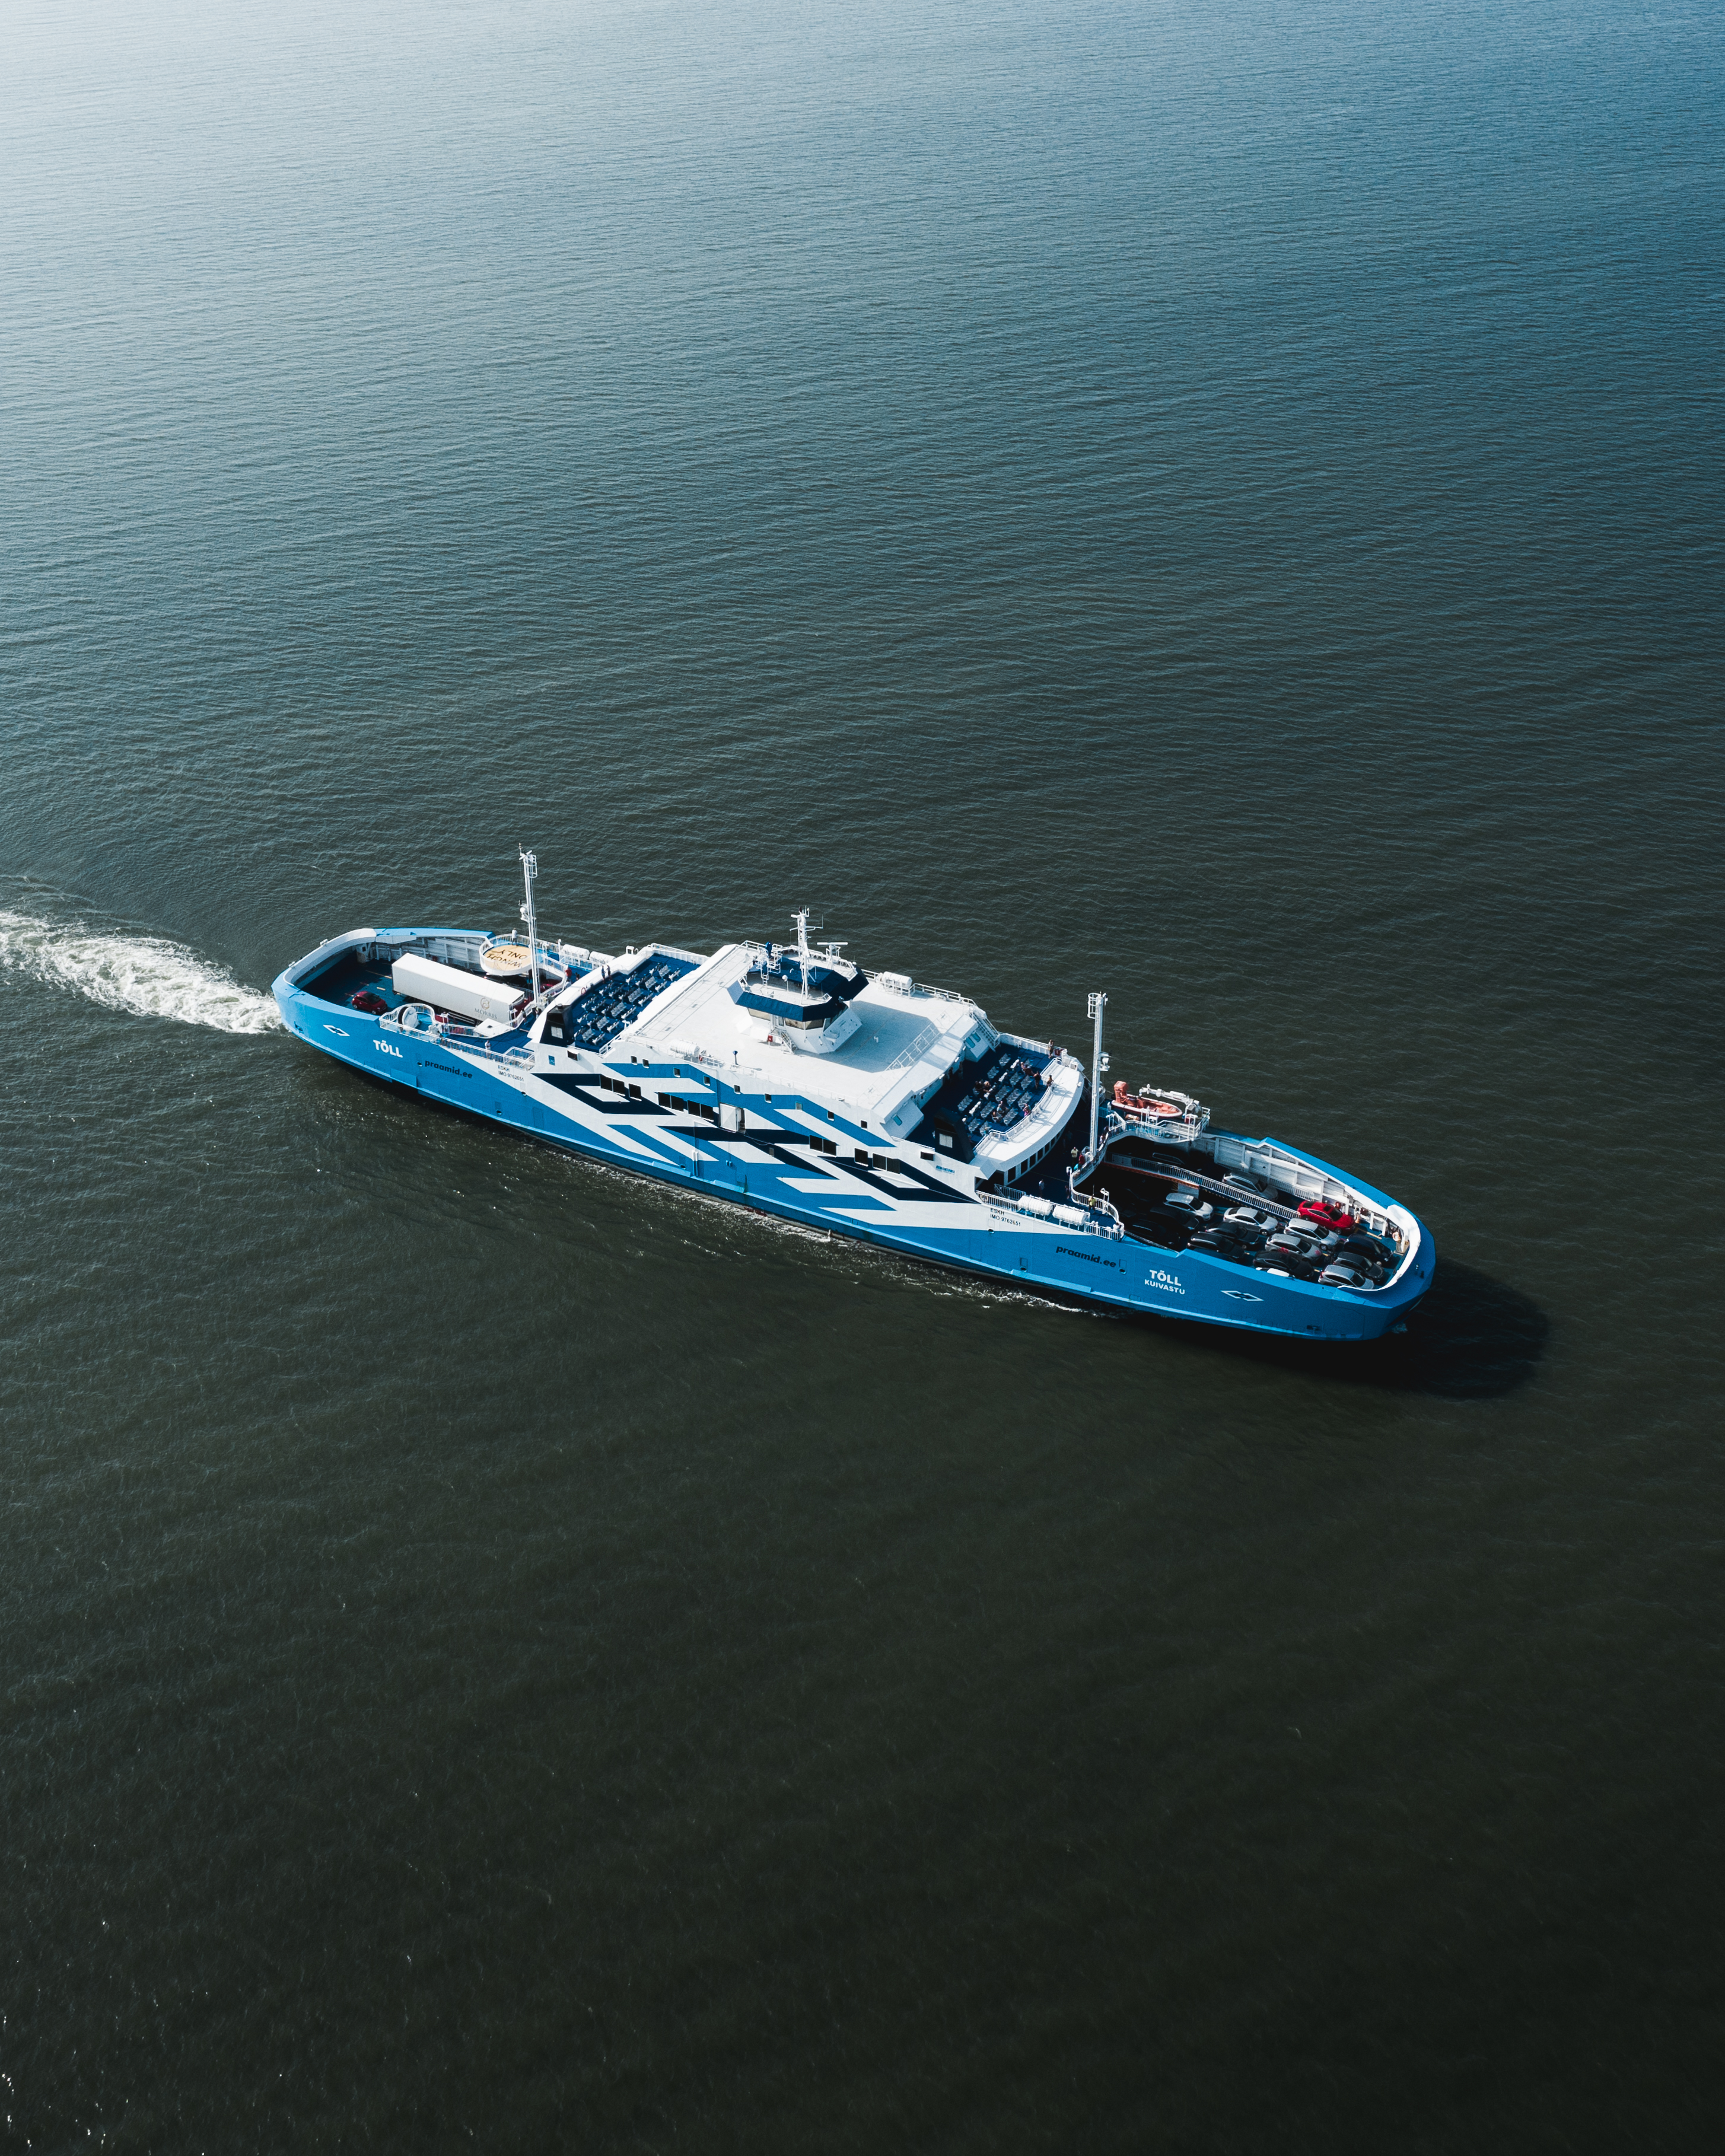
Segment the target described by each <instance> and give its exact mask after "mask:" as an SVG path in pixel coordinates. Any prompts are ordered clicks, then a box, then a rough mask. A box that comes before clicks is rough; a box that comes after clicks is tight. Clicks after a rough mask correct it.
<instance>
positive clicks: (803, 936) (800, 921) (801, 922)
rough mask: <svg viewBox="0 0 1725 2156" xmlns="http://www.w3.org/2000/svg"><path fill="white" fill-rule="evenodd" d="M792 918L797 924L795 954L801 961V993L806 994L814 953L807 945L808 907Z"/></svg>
mask: <svg viewBox="0 0 1725 2156" xmlns="http://www.w3.org/2000/svg"><path fill="white" fill-rule="evenodd" d="M793 919H794V921H796V924H797V955H798V957H799V958H800V959H801V960H802V962H803V994H804V995H805V996H806V995H807V994H808V993H809V960H810V958H812V957H814V952H812V951H811V950H810V949H809V908H808V907H807V906H804V907H803V911H801V912H800V913H798V914H796V915H793Z"/></svg>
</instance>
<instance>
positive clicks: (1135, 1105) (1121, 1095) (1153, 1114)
mask: <svg viewBox="0 0 1725 2156" xmlns="http://www.w3.org/2000/svg"><path fill="white" fill-rule="evenodd" d="M1114 1105H1115V1106H1116V1107H1117V1108H1118V1109H1119V1111H1120V1112H1121V1114H1122V1116H1133V1117H1135V1118H1137V1120H1138V1121H1139V1122H1167V1121H1168V1120H1169V1119H1170V1118H1172V1119H1173V1121H1174V1122H1178V1120H1179V1119H1180V1117H1181V1116H1183V1115H1184V1114H1185V1112H1186V1111H1185V1108H1184V1106H1183V1105H1182V1104H1181V1103H1180V1102H1178V1101H1162V1100H1158V1098H1157V1096H1155V1095H1154V1094H1153V1093H1144V1094H1139V1093H1133V1092H1129V1091H1127V1083H1126V1081H1125V1079H1123V1078H1117V1079H1116V1080H1115V1081H1114Z"/></svg>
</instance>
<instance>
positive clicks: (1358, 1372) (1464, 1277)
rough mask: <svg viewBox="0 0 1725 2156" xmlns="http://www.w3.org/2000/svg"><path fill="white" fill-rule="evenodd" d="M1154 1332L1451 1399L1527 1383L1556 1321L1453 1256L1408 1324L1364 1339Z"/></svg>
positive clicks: (1289, 1366)
mask: <svg viewBox="0 0 1725 2156" xmlns="http://www.w3.org/2000/svg"><path fill="white" fill-rule="evenodd" d="M1153 1322H1156V1324H1157V1329H1158V1331H1164V1330H1168V1331H1172V1330H1175V1329H1178V1331H1179V1332H1181V1333H1182V1334H1183V1336H1184V1337H1187V1338H1194V1337H1197V1336H1199V1335H1200V1334H1201V1335H1202V1337H1203V1338H1204V1342H1205V1344H1206V1345H1207V1346H1210V1347H1215V1348H1217V1349H1219V1351H1220V1352H1222V1353H1224V1354H1230V1355H1237V1356H1240V1357H1241V1358H1245V1359H1246V1360H1249V1361H1251V1362H1255V1363H1273V1364H1274V1365H1276V1367H1277V1368H1281V1369H1286V1370H1297V1371H1300V1372H1301V1373H1303V1374H1304V1375H1306V1376H1308V1377H1323V1378H1334V1379H1335V1380H1336V1381H1337V1382H1338V1383H1343V1384H1355V1385H1372V1386H1376V1387H1378V1388H1379V1389H1382V1390H1384V1391H1386V1392H1395V1393H1421V1394H1426V1395H1428V1396H1430V1397H1432V1398H1436V1399H1450V1400H1489V1399H1501V1398H1502V1396H1503V1394H1506V1393H1512V1392H1514V1391H1515V1390H1516V1389H1517V1386H1519V1385H1524V1384H1526V1383H1527V1380H1528V1379H1529V1378H1531V1377H1532V1374H1533V1373H1534V1371H1535V1369H1536V1368H1538V1364H1539V1362H1540V1359H1541V1358H1542V1357H1543V1354H1544V1353H1545V1342H1546V1337H1547V1335H1548V1333H1549V1332H1550V1331H1551V1321H1550V1320H1549V1319H1548V1317H1546V1314H1545V1312H1543V1310H1542V1309H1541V1308H1540V1307H1539V1306H1538V1303H1537V1302H1535V1301H1533V1300H1532V1297H1531V1296H1526V1295H1523V1294H1522V1291H1521V1290H1520V1289H1519V1288H1517V1287H1512V1286H1509V1284H1508V1283H1507V1281H1499V1280H1493V1279H1492V1278H1491V1275H1490V1274H1489V1273H1482V1272H1476V1270H1474V1268H1473V1267H1472V1266H1471V1265H1458V1264H1457V1263H1456V1262H1455V1260H1454V1259H1453V1258H1445V1257H1441V1256H1440V1258H1439V1260H1438V1263H1437V1274H1436V1277H1435V1279H1434V1280H1433V1281H1432V1284H1431V1291H1430V1294H1429V1295H1428V1296H1426V1297H1425V1301H1423V1302H1422V1303H1421V1304H1420V1307H1419V1308H1418V1309H1417V1310H1416V1311H1415V1312H1414V1314H1413V1316H1412V1317H1410V1318H1409V1320H1408V1326H1407V1330H1406V1332H1391V1333H1386V1334H1385V1335H1384V1337H1383V1338H1382V1339H1381V1340H1370V1341H1365V1342H1362V1343H1360V1344H1359V1345H1358V1346H1349V1345H1346V1344H1344V1343H1343V1342H1340V1341H1337V1342H1321V1341H1313V1342H1310V1343H1309V1344H1308V1343H1307V1342H1304V1341H1300V1340H1277V1339H1271V1338H1267V1337H1258V1338H1254V1337H1252V1336H1251V1335H1250V1334H1249V1333H1222V1332H1217V1331H1215V1330H1214V1328H1212V1327H1208V1326H1204V1327H1198V1326H1185V1325H1179V1324H1178V1321H1176V1322H1174V1323H1173V1324H1172V1325H1171V1324H1170V1323H1169V1322H1168V1321H1166V1320H1162V1321H1153Z"/></svg>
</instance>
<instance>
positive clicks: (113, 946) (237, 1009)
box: [0, 911, 281, 1033]
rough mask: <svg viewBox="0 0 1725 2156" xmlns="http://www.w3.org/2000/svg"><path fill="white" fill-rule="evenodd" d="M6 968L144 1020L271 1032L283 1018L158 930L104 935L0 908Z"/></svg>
mask: <svg viewBox="0 0 1725 2156" xmlns="http://www.w3.org/2000/svg"><path fill="white" fill-rule="evenodd" d="M0 967H4V968H6V969H7V970H8V972H13V973H29V974H32V975H33V976H34V978H36V979H37V980H39V981H46V982H48V983H49V985H50V986H52V987H55V988H75V989H76V990H77V991H78V993H79V994H80V995H82V996H88V997H89V998H90V1001H91V1002H92V1003H98V1004H105V1005H106V1006H107V1007H108V1009H110V1010H124V1011H136V1012H137V1013H138V1014H140V1016H141V1017H145V1018H177V1019H183V1020H184V1021H185V1022H186V1023H187V1024H188V1025H211V1026H214V1027H215V1028H216V1029H217V1031H218V1032H220V1033H267V1032H269V1031H270V1029H271V1028H272V1027H274V1026H278V1025H280V1024H281V1016H280V1013H279V1012H278V1011H277V1009H276V1008H275V998H274V997H273V996H264V995H259V993H258V992H257V990H256V989H255V988H242V987H241V986H240V984H239V982H238V981H236V980H235V979H234V978H233V976H232V975H231V974H228V973H221V972H219V971H218V969H217V968H215V967H213V966H210V965H207V964H206V963H205V962H204V961H203V959H202V958H200V957H198V953H197V952H195V951H188V950H187V949H186V947H185V946H184V945H183V944H180V943H170V942H167V941H166V940H165V939H164V938H162V937H158V936H127V935H123V934H104V933H102V932H100V931H98V930H95V929H91V928H89V927H85V924H84V923H83V922H82V921H41V920H38V919H37V918H35V917H34V916H33V915H30V914H27V913H8V912H6V911H0Z"/></svg>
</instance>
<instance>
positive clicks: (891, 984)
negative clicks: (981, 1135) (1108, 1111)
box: [605, 943, 1083, 1174]
mask: <svg viewBox="0 0 1725 2156" xmlns="http://www.w3.org/2000/svg"><path fill="white" fill-rule="evenodd" d="M754 955H755V953H754V952H753V951H752V947H751V946H749V945H747V944H742V943H735V944H727V945H726V946H725V947H724V948H723V949H722V950H720V951H717V952H715V953H714V954H713V956H712V957H711V958H709V959H708V960H707V961H706V962H705V963H704V964H703V965H702V966H701V968H700V969H699V970H698V971H697V972H696V973H691V974H689V975H688V976H687V977H686V978H685V979H684V980H682V981H680V982H679V983H677V985H676V986H675V988H673V989H671V990H670V993H668V994H666V995H665V996H664V997H662V998H660V1001H659V1002H658V1003H657V1004H655V1006H654V1007H653V1009H651V1010H649V1011H648V1012H647V1013H646V1014H645V1015H644V1017H643V1018H642V1019H640V1020H639V1022H638V1023H637V1024H634V1025H633V1026H631V1027H629V1029H627V1030H626V1031H624V1032H623V1033H621V1034H619V1035H618V1037H617V1039H615V1040H614V1042H613V1043H612V1044H611V1046H610V1047H609V1048H608V1050H606V1051H605V1060H607V1061H608V1062H611V1063H618V1062H621V1061H623V1060H626V1059H628V1058H629V1057H630V1056H639V1058H640V1059H641V1060H643V1061H644V1062H653V1063H667V1062H668V1063H670V1064H673V1065H675V1063H676V1062H677V1061H678V1060H680V1058H685V1057H686V1058H688V1059H689V1060H691V1061H694V1062H697V1063H698V1065H700V1066H701V1067H704V1068H705V1069H706V1070H707V1071H708V1072H709V1073H710V1074H711V1075H713V1076H716V1077H721V1078H723V1079H724V1080H725V1081H726V1083H727V1084H730V1085H735V1086H740V1087H741V1088H742V1091H744V1092H745V1093H748V1094H779V1093H783V1094H798V1095H800V1096H803V1098H804V1099H806V1100H808V1101H811V1102H819V1105H820V1106H822V1107H823V1108H831V1109H833V1110H834V1111H835V1112H837V1113H838V1114H839V1115H841V1116H846V1117H848V1118H849V1119H850V1120H851V1121H852V1122H856V1123H859V1124H862V1125H865V1126H866V1127H868V1128H869V1129H870V1130H874V1131H880V1132H882V1133H883V1134H884V1135H885V1136H886V1137H887V1138H889V1139H902V1138H904V1137H908V1136H909V1134H910V1132H911V1131H913V1130H914V1129H915V1128H916V1125H917V1124H918V1122H920V1121H921V1119H922V1102H923V1101H924V1100H925V1099H926V1098H927V1096H928V1095H930V1094H931V1093H932V1092H933V1091H935V1090H936V1089H937V1087H938V1086H939V1085H940V1082H941V1081H942V1079H943V1078H944V1077H945V1076H946V1075H947V1071H948V1070H951V1069H952V1065H954V1064H955V1063H956V1062H957V1061H958V1060H959V1059H960V1057H961V1056H962V1055H963V1053H964V1051H965V1047H966V1044H967V1043H969V1044H970V1045H971V1049H972V1052H973V1053H975V1052H976V1051H977V1050H980V1049H982V1048H983V1047H986V1046H987V1045H989V1044H990V1043H992V1042H993V1040H995V1039H997V1038H998V1037H999V1036H998V1034H996V1032H995V1029H993V1027H992V1026H991V1025H990V1024H989V1023H988V1017H987V1014H985V1013H984V1012H983V1010H982V1009H980V1008H979V1007H978V1005H977V1004H973V1003H970V1002H968V1000H966V999H965V998H963V997H960V996H955V995H952V994H950V993H946V992H944V991H942V990H940V989H937V988H922V987H917V986H913V985H908V984H905V985H901V984H900V983H902V980H903V977H902V976H895V977H894V978H893V979H892V980H891V981H888V980H886V979H884V978H882V977H881V976H880V974H878V973H876V974H875V975H873V976H871V977H870V980H869V982H868V983H867V985H866V986H865V988H863V989H862V990H861V991H860V993H859V994H858V995H856V996H855V998H853V1000H852V1002H851V1005H850V1008H851V1009H852V1010H853V1011H854V1012H855V1014H856V1017H857V1019H858V1021H859V1023H858V1026H857V1029H856V1031H855V1033H854V1034H851V1036H850V1039H848V1040H847V1041H845V1043H844V1045H842V1046H840V1047H839V1048H837V1049H834V1050H831V1051H830V1052H829V1053H827V1054H825V1055H817V1054H814V1053H811V1052H810V1051H809V1050H805V1049H797V1048H792V1047H788V1046H786V1045H782V1044H781V1043H780V1042H778V1040H773V1041H767V1040H764V1039H762V1038H760V1035H761V1034H762V1033H763V1032H764V1031H765V1030H766V1029H765V1027H764V1025H763V1024H762V1022H761V1021H760V1020H759V1019H758V1018H756V1017H754V1016H753V1015H752V1014H747V1013H745V1012H743V1011H742V1010H740V1009H739V1008H738V1006H737V1004H735V1003H733V1002H732V998H731V996H730V994H729V993H728V991H729V989H730V988H731V987H732V984H733V983H737V982H740V981H741V980H742V977H743V975H744V974H745V973H747V970H748V968H749V965H750V963H751V961H752V957H753V956H754ZM973 1036H974V1038H973ZM691 1050H694V1051H696V1055H691V1053H690V1052H691ZM1082 1084H1083V1074H1082V1072H1081V1070H1080V1069H1079V1067H1078V1065H1076V1063H1073V1062H1070V1060H1068V1061H1067V1062H1065V1063H1064V1064H1062V1065H1059V1066H1057V1067H1056V1069H1055V1075H1054V1078H1053V1081H1052V1083H1051V1084H1050V1086H1049V1087H1048V1088H1047V1091H1046V1092H1045V1095H1044V1097H1043V1099H1042V1100H1041V1101H1039V1102H1038V1103H1037V1104H1036V1105H1035V1106H1034V1109H1033V1110H1032V1111H1031V1113H1030V1114H1029V1116H1026V1117H1025V1119H1024V1121H1023V1122H1021V1123H1019V1125H1018V1126H1017V1127H1015V1128H1014V1129H1013V1130H1012V1131H1010V1132H1004V1133H1001V1134H999V1135H996V1136H993V1137H990V1138H989V1139H988V1141H987V1142H985V1143H984V1144H983V1145H982V1146H980V1147H978V1151H977V1156H976V1168H977V1170H978V1173H981V1174H988V1173H992V1172H993V1170H994V1169H995V1168H1000V1167H1004V1166H1009V1165H1011V1164H1012V1163H1014V1162H1016V1161H1018V1160H1019V1159H1021V1158H1024V1157H1025V1156H1026V1155H1028V1154H1029V1152H1034V1150H1035V1149H1036V1147H1038V1146H1039V1145H1040V1144H1042V1143H1043V1142H1045V1141H1046V1139H1047V1138H1048V1137H1051V1136H1052V1135H1053V1133H1054V1132H1055V1131H1057V1130H1058V1129H1059V1128H1060V1126H1061V1125H1062V1124H1064V1122H1065V1120H1066V1118H1067V1116H1068V1115H1069V1114H1070V1111H1071V1109H1072V1107H1073V1106H1074V1104H1075V1102H1076V1100H1077V1097H1078V1095H1079V1092H1080V1091H1081V1087H1082Z"/></svg>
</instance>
